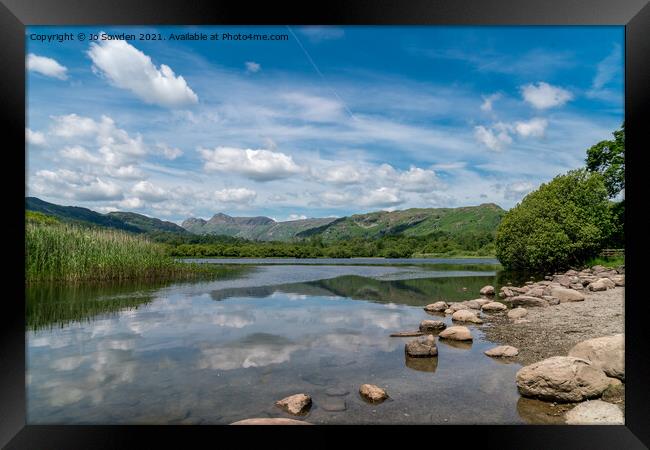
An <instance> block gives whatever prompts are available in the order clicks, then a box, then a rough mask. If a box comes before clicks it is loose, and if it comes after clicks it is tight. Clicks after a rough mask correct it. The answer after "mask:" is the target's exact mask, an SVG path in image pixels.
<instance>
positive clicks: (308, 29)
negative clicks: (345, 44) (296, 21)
mask: <svg viewBox="0 0 650 450" xmlns="http://www.w3.org/2000/svg"><path fill="white" fill-rule="evenodd" d="M298 31H299V32H300V33H301V34H303V35H305V36H307V38H308V39H309V40H310V41H311V42H314V43H318V42H321V41H329V40H333V39H341V38H342V37H343V36H345V31H343V28H339V27H334V26H305V27H300V28H299V29H298Z"/></svg>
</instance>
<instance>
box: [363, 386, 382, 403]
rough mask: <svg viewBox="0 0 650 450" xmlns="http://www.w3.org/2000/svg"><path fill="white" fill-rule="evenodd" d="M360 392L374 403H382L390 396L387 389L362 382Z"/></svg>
mask: <svg viewBox="0 0 650 450" xmlns="http://www.w3.org/2000/svg"><path fill="white" fill-rule="evenodd" d="M359 394H361V397H363V398H364V399H365V400H367V401H369V402H372V403H381V402H383V401H384V400H386V399H387V398H388V394H387V393H386V391H385V390H383V389H382V388H380V387H379V386H376V385H374V384H362V385H361V387H360V388H359Z"/></svg>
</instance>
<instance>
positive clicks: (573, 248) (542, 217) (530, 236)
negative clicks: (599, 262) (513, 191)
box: [495, 169, 611, 271]
mask: <svg viewBox="0 0 650 450" xmlns="http://www.w3.org/2000/svg"><path fill="white" fill-rule="evenodd" d="M610 226H611V225H610V210H609V205H608V192H607V189H606V187H605V183H604V180H603V176H602V175H601V174H599V173H596V172H588V171H586V170H584V169H580V170H573V171H570V172H568V173H566V174H564V175H559V176H557V177H555V178H554V179H553V180H552V181H550V182H549V183H546V184H542V185H541V186H540V187H539V189H538V190H536V191H534V192H531V193H530V194H528V195H527V196H526V197H525V198H524V199H523V200H522V202H521V203H519V204H518V205H517V206H515V207H514V208H512V209H511V210H510V211H508V212H507V213H506V214H505V216H504V217H503V220H502V221H501V223H500V224H499V226H498V228H497V233H496V242H495V245H496V255H497V258H498V259H499V261H500V262H501V264H502V265H503V266H505V267H506V268H509V269H519V270H547V271H550V270H556V269H562V268H566V267H569V266H571V265H576V264H580V263H582V262H584V261H585V260H586V259H588V258H590V257H593V256H595V255H596V254H597V253H598V252H599V250H600V249H601V246H602V243H603V241H604V239H606V238H607V237H608V235H609V230H610Z"/></svg>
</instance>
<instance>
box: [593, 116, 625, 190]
mask: <svg viewBox="0 0 650 450" xmlns="http://www.w3.org/2000/svg"><path fill="white" fill-rule="evenodd" d="M612 134H613V135H614V140H607V141H601V142H599V143H597V144H596V145H594V146H592V147H591V148H590V149H589V150H587V170H589V171H590V172H598V173H600V174H602V175H603V178H604V182H605V187H606V188H607V193H608V195H609V197H610V198H613V197H616V196H617V195H618V193H619V192H621V191H622V190H623V189H625V124H623V125H622V126H621V129H620V130H616V131H614V132H613V133H612Z"/></svg>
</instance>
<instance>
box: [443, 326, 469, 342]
mask: <svg viewBox="0 0 650 450" xmlns="http://www.w3.org/2000/svg"><path fill="white" fill-rule="evenodd" d="M438 337H439V338H440V339H449V340H453V341H471V340H472V332H471V331H469V328H467V327H463V326H453V327H449V328H447V329H446V330H444V331H442V332H441V333H440V334H439V335H438Z"/></svg>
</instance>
